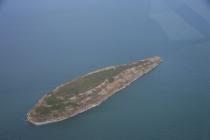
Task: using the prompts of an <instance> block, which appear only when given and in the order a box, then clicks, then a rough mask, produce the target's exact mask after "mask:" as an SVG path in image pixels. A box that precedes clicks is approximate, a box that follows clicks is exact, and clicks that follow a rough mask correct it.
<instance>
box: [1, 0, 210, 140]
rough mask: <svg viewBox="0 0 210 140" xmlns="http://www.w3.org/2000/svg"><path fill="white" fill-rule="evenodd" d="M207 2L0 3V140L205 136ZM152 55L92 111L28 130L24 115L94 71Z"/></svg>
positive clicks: (208, 124) (194, 139) (209, 39)
mask: <svg viewBox="0 0 210 140" xmlns="http://www.w3.org/2000/svg"><path fill="white" fill-rule="evenodd" d="M209 52H210V1H208V0H200V1H198V0H176V1H174V0H121V1H117V0H104V1H102V0H60V1H56V0H36V1H33V0H0V111H1V113H0V140H37V139H38V140H209V139H210V133H209V132H210V119H209V118H210V109H209V106H210V73H209V70H210V55H209ZM153 55H159V56H161V57H162V58H163V60H164V62H163V63H162V64H161V65H160V66H159V67H158V68H157V69H155V70H154V71H153V72H151V73H150V74H148V75H146V76H144V77H143V78H141V79H139V80H137V81H136V82H135V83H133V84H132V85H131V86H129V87H128V88H126V89H125V90H123V91H121V92H119V93H118V94H116V95H114V96H113V97H112V98H110V99H109V100H108V101H106V102H104V103H103V104H102V105H101V106H99V107H97V108H95V109H92V110H90V111H88V112H85V113H83V114H81V115H79V116H77V117H75V118H72V119H69V120H67V121H63V122H60V123H56V124H50V125H45V126H41V127H34V126H31V125H29V124H28V123H26V122H25V115H26V113H27V111H28V110H29V109H30V108H31V107H32V106H33V105H34V104H35V103H36V101H37V100H38V99H39V98H40V97H42V96H43V95H44V94H45V93H46V92H48V91H50V90H51V89H53V88H54V87H56V86H57V85H59V84H61V83H63V82H66V81H69V80H71V79H73V78H75V77H78V76H80V75H82V74H85V73H87V72H90V71H92V70H95V69H97V68H101V67H105V66H109V65H113V64H121V63H129V62H132V61H135V60H138V59H143V58H145V57H149V56H153Z"/></svg>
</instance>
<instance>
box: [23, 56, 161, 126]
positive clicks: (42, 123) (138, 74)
mask: <svg viewBox="0 0 210 140" xmlns="http://www.w3.org/2000/svg"><path fill="white" fill-rule="evenodd" d="M159 59H160V58H159ZM160 63H161V59H160V61H159V62H157V63H155V62H153V65H151V66H150V67H149V68H147V69H146V70H144V69H143V72H142V73H136V74H135V75H134V76H133V78H132V79H131V80H130V81H128V83H125V84H124V85H122V86H121V87H119V88H117V89H113V91H109V92H110V93H107V95H106V96H104V97H103V96H102V98H101V99H100V100H98V101H96V102H95V103H91V104H88V105H87V106H82V107H81V109H79V110H76V111H75V112H73V113H72V114H70V115H68V114H67V115H66V116H63V117H59V118H55V119H52V120H47V121H43V122H36V121H33V120H32V119H31V117H30V111H29V112H28V113H27V116H26V121H27V122H29V123H30V124H32V125H35V126H41V125H45V124H50V123H56V122H61V121H64V120H66V119H70V118H72V117H74V116H76V115H78V114H81V113H83V112H86V111H88V110H90V109H92V108H95V107H97V106H99V105H100V104H102V103H103V102H104V101H106V100H107V99H108V98H110V97H111V96H113V95H114V94H116V93H117V92H119V91H121V90H122V89H125V88H126V87H128V86H129V85H131V84H132V83H133V82H134V81H136V80H137V79H139V78H140V77H142V76H144V75H146V74H147V73H148V72H150V71H152V70H153V69H154V68H155V67H157V66H158V65H159V64H160ZM113 67H114V66H110V67H107V68H103V69H109V68H113ZM103 69H99V70H103ZM97 71H98V70H96V71H94V72H97ZM94 72H90V73H94ZM90 73H88V74H86V75H89V74H90ZM120 74H122V73H120ZM120 74H119V75H120ZM86 75H84V76H86ZM70 82H71V81H70ZM70 82H67V83H64V84H61V85H60V86H57V87H56V88H55V89H54V90H53V91H55V90H58V89H59V88H60V87H62V86H64V85H66V84H68V83H70ZM115 82H116V81H115ZM109 84H110V85H111V84H112V83H109ZM108 86H109V85H108ZM94 88H95V87H94ZM94 88H93V89H94ZM90 90H92V89H90ZM88 91H89V90H88ZM45 97H46V95H45V96H43V97H42V98H41V99H40V100H39V101H38V103H39V102H41V101H42V100H43V99H44V98H45ZM32 109H33V108H32ZM32 109H31V110H32Z"/></svg>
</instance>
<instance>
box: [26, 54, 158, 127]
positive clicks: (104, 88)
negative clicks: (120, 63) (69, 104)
mask: <svg viewBox="0 0 210 140" xmlns="http://www.w3.org/2000/svg"><path fill="white" fill-rule="evenodd" d="M145 60H146V61H145ZM161 61H162V60H161V58H160V57H157V56H155V57H151V58H147V59H144V62H145V63H142V64H141V65H137V66H136V67H133V68H129V69H127V70H125V71H123V72H121V73H119V74H118V75H117V76H115V77H113V78H114V81H113V82H111V83H110V82H109V81H108V80H105V81H104V82H103V83H101V84H100V85H98V86H97V87H94V88H92V89H90V90H88V91H85V92H83V93H79V94H77V95H75V98H77V97H80V96H81V97H86V98H85V99H84V100H82V101H81V102H80V104H81V106H80V107H79V108H77V109H74V110H73V111H71V110H68V109H67V110H66V112H65V114H64V115H61V116H59V117H52V118H50V119H48V120H45V121H37V120H36V118H35V117H34V116H33V113H34V112H33V111H34V110H33V109H32V110H31V111H30V112H28V113H27V121H28V122H30V123H32V124H33V125H36V126H40V125H44V124H49V123H55V122H60V121H63V120H66V119H68V118H71V117H74V116H76V115H78V114H80V113H82V112H85V111H87V110H89V109H91V108H94V107H96V106H98V105H100V104H101V103H102V102H104V101H105V100H107V99H108V98H109V97H111V96H112V95H113V94H115V93H117V92H118V91H120V90H122V89H124V88H126V87H127V86H128V85H130V84H131V83H132V82H134V81H135V80H137V79H138V78H140V77H142V76H143V75H145V74H147V73H148V72H150V71H151V70H153V69H154V68H155V67H157V66H158V65H159V64H160V63H161ZM134 63H135V62H134ZM107 68H109V67H107ZM107 68H104V69H107ZM110 68H113V66H111V67H110ZM102 70H103V69H100V71H102ZM97 71H98V70H97ZM97 71H95V72H97ZM91 73H94V72H91ZM91 73H88V74H91ZM64 85H65V84H64ZM62 86H63V85H61V86H58V87H57V88H56V89H55V90H59V88H62ZM95 91H97V96H96V98H93V97H92V96H90V95H92V94H96V93H95ZM46 96H47V95H46ZM46 96H44V97H43V98H41V99H40V100H39V101H38V103H37V106H39V104H41V103H42V101H43V100H44V99H45V98H46ZM94 96H95V95H94ZM90 97H91V98H90ZM70 109H71V108H70Z"/></svg>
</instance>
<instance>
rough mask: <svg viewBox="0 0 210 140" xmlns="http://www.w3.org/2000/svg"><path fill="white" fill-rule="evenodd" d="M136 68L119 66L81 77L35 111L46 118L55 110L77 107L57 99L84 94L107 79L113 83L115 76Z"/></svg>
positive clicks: (131, 65) (72, 103)
mask: <svg viewBox="0 0 210 140" xmlns="http://www.w3.org/2000/svg"><path fill="white" fill-rule="evenodd" d="M134 66H135V65H134V64H130V65H120V66H117V67H116V68H112V69H107V70H103V71H99V72H96V73H92V74H90V75H86V76H83V77H80V78H78V79H76V80H73V81H72V82H70V83H69V84H66V85H64V86H63V87H61V88H59V90H57V91H56V92H54V93H53V94H51V95H52V96H48V97H47V98H46V99H45V103H46V104H47V105H48V106H40V107H37V108H36V109H35V111H36V113H37V114H39V115H41V116H46V115H49V114H50V113H51V112H52V111H55V110H56V111H63V110H64V108H65V107H66V106H76V105H77V104H76V103H75V102H67V103H66V102H64V101H65V100H62V99H60V98H57V97H59V96H60V97H64V98H65V97H71V96H73V95H75V94H77V93H81V92H84V91H87V90H89V89H92V88H94V87H96V86H97V85H99V84H101V83H102V82H104V81H105V80H106V79H108V80H109V81H110V82H112V80H113V79H112V78H113V76H115V75H117V74H119V73H120V72H122V71H124V70H126V69H128V68H131V67H134Z"/></svg>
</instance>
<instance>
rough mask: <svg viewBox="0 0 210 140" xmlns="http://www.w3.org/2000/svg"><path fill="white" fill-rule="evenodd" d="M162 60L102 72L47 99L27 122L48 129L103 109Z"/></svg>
mask: <svg viewBox="0 0 210 140" xmlns="http://www.w3.org/2000/svg"><path fill="white" fill-rule="evenodd" d="M161 61H162V60H161V58H160V57H159V56H154V57H149V58H146V59H144V60H139V61H135V62H133V63H129V64H122V65H114V66H109V67H106V68H102V69H98V70H96V71H94V72H90V73H88V74H86V75H84V76H81V77H79V78H77V79H75V80H72V81H70V82H67V83H65V84H62V85H60V86H58V87H56V88H55V89H54V90H52V91H51V92H49V93H48V94H46V95H44V96H43V97H42V98H41V99H40V100H39V101H38V102H37V104H36V105H35V106H34V107H33V108H32V109H31V110H30V111H29V112H28V113H27V117H26V118H27V121H28V122H30V123H32V124H34V125H44V124H49V123H54V122H59V121H63V120H65V119H68V118H71V117H74V116H76V115H77V114H79V113H82V112H85V111H87V110H89V109H91V108H93V107H95V106H98V105H100V104H101V103H102V102H104V101H105V100H107V99H108V98H109V97H110V96H112V95H113V94H115V93H117V92H118V91H120V90H121V89H123V88H125V87H127V86H128V85H130V84H131V83H132V82H133V81H135V80H136V79H138V78H139V77H141V76H143V75H144V74H146V73H148V72H150V71H151V70H153V69H154V68H155V67H157V66H158V65H159V64H160V63H161Z"/></svg>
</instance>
